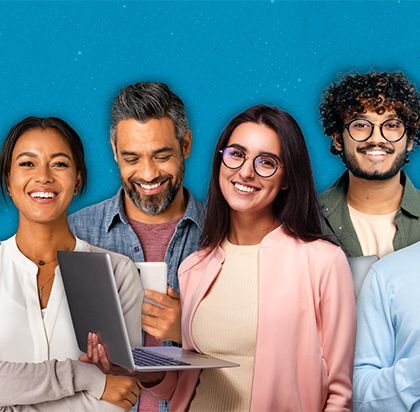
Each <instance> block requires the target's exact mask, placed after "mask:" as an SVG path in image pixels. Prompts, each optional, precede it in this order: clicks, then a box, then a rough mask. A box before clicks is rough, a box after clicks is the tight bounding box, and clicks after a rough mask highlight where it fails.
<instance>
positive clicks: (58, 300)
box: [0, 236, 143, 410]
mask: <svg viewBox="0 0 420 412" xmlns="http://www.w3.org/2000/svg"><path fill="white" fill-rule="evenodd" d="M75 250H76V251H85V252H93V251H95V252H97V251H104V250H103V249H100V248H96V247H94V246H91V245H90V244H88V243H87V242H85V241H83V240H80V239H76V247H75ZM108 253H109V254H110V256H111V262H112V266H113V269H114V274H115V280H116V284H117V287H118V293H119V296H120V300H121V306H122V309H123V313H124V318H125V321H126V324H127V329H128V333H129V338H130V342H131V344H132V345H133V346H134V345H139V344H140V343H141V342H140V341H141V324H140V313H141V305H142V298H143V291H142V288H141V283H140V279H139V276H138V272H137V269H136V267H135V265H134V264H133V263H132V262H131V260H130V259H128V258H127V257H125V256H122V255H118V254H116V253H112V252H108ZM37 272H38V268H37V265H36V264H35V263H33V262H32V261H31V260H29V259H28V258H26V257H25V256H24V255H23V254H22V253H21V252H20V250H19V248H18V247H17V244H16V239H15V236H13V237H11V238H10V239H8V240H6V241H4V242H2V244H1V245H0V388H2V390H0V407H1V406H7V404H9V405H10V404H11V405H19V404H21V402H22V404H26V403H28V399H32V398H31V396H30V393H31V391H33V392H34V399H33V402H31V403H33V404H39V402H44V401H50V400H53V399H54V400H55V399H60V393H57V390H58V392H60V390H61V389H57V388H56V389H55V390H54V391H53V390H52V389H51V391H53V392H54V393H49V391H48V390H47V391H44V392H43V393H35V392H37V390H36V389H35V388H34V386H36V384H37V383H36V381H35V382H33V383H35V385H34V386H33V387H29V388H28V387H25V386H27V385H25V382H30V379H29V380H28V378H30V376H28V374H29V375H31V374H33V378H34V379H35V378H39V376H38V374H39V372H40V370H41V368H43V373H52V374H53V373H54V368H47V369H45V365H44V367H43V366H42V364H39V363H40V362H44V361H50V360H51V361H52V360H58V361H66V359H73V360H77V359H78V358H79V356H80V355H81V352H80V350H79V348H78V345H77V340H76V336H75V333H74V329H73V324H72V321H71V316H70V311H69V307H68V304H67V299H66V296H65V292H64V286H63V281H62V278H61V273H60V269H59V267H58V266H57V268H56V269H55V277H54V283H53V286H52V290H51V295H50V298H49V301H48V305H47V308H46V309H45V312H44V316H43V314H42V311H41V307H40V304H39V299H38V289H37ZM92 293H94V291H93V292H92ZM13 362H15V363H16V364H13ZM22 362H28V363H32V365H28V368H27V369H26V371H25V368H23V365H22ZM33 363H36V364H38V365H39V367H36V365H34V364H33ZM58 363H60V362H58ZM62 363H63V365H67V364H68V365H69V367H68V368H67V369H68V371H67V369H66V368H64V369H63V370H64V372H62V373H63V375H62V376H63V379H66V382H69V381H70V382H71V381H73V382H76V384H79V386H78V387H75V388H73V391H74V392H77V391H80V392H83V391H85V390H86V391H89V390H91V391H92V392H93V393H94V392H96V397H99V398H100V396H101V395H102V392H101V391H103V389H104V384H105V378H104V376H100V375H98V372H99V373H100V374H101V375H103V374H102V372H100V371H99V369H97V368H96V366H93V365H79V364H80V363H81V362H79V361H72V362H70V363H69V361H66V362H62ZM44 364H45V362H44ZM63 365H61V366H63ZM87 367H89V368H87ZM2 370H4V371H6V370H7V372H8V373H7V374H8V379H7V381H5V379H6V376H4V374H2ZM46 371H49V372H46ZM75 373H83V374H86V373H88V374H90V379H88V378H89V377H88V376H84V377H80V376H79V377H77V376H71V375H72V374H75ZM66 375H67V376H66ZM98 377H99V378H100V379H99V381H100V382H98ZM58 378H60V376H58ZM51 379H52V381H54V379H57V377H56V376H51ZM95 379H96V382H90V381H94V380H95ZM19 382H21V384H19ZM80 382H83V385H84V384H86V385H90V387H86V388H83V387H80V385H82V384H81V383H80ZM58 383H59V382H58ZM83 385H82V386H83ZM98 385H99V387H98ZM65 386H66V385H63V387H64V389H65V391H64V392H63V393H62V395H63V396H62V397H63V398H64V397H68V396H69V390H70V392H71V391H72V390H71V389H69V388H65ZM6 387H7V391H9V393H6ZM51 387H52V385H51ZM10 391H11V393H10ZM28 391H29V394H28ZM51 391H50V392H51ZM99 392H100V393H99ZM9 398H10V399H9ZM23 399H24V400H23ZM68 400H69V399H67V400H66V403H65V404H66V405H68ZM10 402H11V403H10ZM59 402H60V401H58V404H57V408H56V409H57V410H59V409H60V407H59ZM96 402H97V403H98V402H100V403H102V404H103V403H104V402H103V401H96ZM49 403H51V402H49ZM55 403H57V402H55ZM76 405H77V406H76ZM38 406H39V405H38ZM72 406H73V407H74V408H77V409H78V410H85V408H84V407H83V406H82V405H81V404H78V403H77V402H76V404H74V405H72ZM108 406H110V404H108V405H107V407H106V408H104V405H102V407H99V403H98V410H101V409H107V410H108ZM89 408H92V405H91V404H90V406H89ZM51 410H55V409H51ZM74 410H76V409H74ZM113 410H120V409H119V408H117V409H113Z"/></svg>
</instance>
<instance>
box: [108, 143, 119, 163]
mask: <svg viewBox="0 0 420 412" xmlns="http://www.w3.org/2000/svg"><path fill="white" fill-rule="evenodd" d="M109 141H110V143H111V146H112V152H113V153H114V160H115V161H116V162H117V163H118V149H117V141H116V139H113V138H112V137H111V138H110V139H109Z"/></svg>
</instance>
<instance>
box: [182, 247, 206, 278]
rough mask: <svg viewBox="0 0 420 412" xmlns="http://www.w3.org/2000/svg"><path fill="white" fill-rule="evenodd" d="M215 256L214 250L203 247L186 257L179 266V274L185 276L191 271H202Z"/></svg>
mask: <svg viewBox="0 0 420 412" xmlns="http://www.w3.org/2000/svg"><path fill="white" fill-rule="evenodd" d="M213 257H214V250H213V251H212V250H209V249H201V250H198V251H197V252H194V253H193V254H191V255H189V256H188V257H187V258H186V259H184V260H183V261H182V263H181V265H180V266H179V269H178V276H185V275H186V274H188V273H190V272H191V271H195V270H198V271H201V270H202V269H203V268H205V267H207V266H208V264H209V262H210V261H211V259H212V258H213Z"/></svg>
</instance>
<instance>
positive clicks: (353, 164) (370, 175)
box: [341, 145, 408, 180]
mask: <svg viewBox="0 0 420 412" xmlns="http://www.w3.org/2000/svg"><path fill="white" fill-rule="evenodd" d="M375 146H378V147H381V145H372V148H373V147H375ZM381 148H382V149H383V147H381ZM407 156H408V152H407V148H406V150H404V151H403V152H402V153H401V154H400V155H398V156H397V157H396V159H395V160H394V163H393V164H392V165H391V168H390V169H389V170H388V171H386V172H378V171H377V170H375V171H373V172H369V171H365V170H362V169H361V168H360V167H359V165H358V164H357V160H356V158H355V157H354V156H353V155H349V154H346V150H345V147H343V151H342V153H341V158H342V160H343V162H344V164H345V165H346V167H347V169H348V170H349V171H350V172H351V173H352V174H353V176H356V177H359V178H361V179H365V180H388V179H390V178H391V177H394V176H395V175H397V174H398V173H399V171H400V170H401V168H402V167H403V166H404V164H405V163H406V162H407Z"/></svg>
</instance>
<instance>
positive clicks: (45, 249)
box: [16, 217, 76, 263]
mask: <svg viewBox="0 0 420 412" xmlns="http://www.w3.org/2000/svg"><path fill="white" fill-rule="evenodd" d="M16 243H17V245H18V247H19V250H20V251H21V252H22V253H23V254H24V255H25V256H26V257H27V258H28V259H30V260H32V261H34V262H35V263H37V261H39V260H40V259H42V260H44V261H46V262H47V261H51V260H54V259H56V256H57V250H72V249H74V247H75V245H76V239H75V237H74V235H73V234H72V233H71V231H70V229H69V227H68V224H67V220H66V218H65V217H64V220H61V221H59V222H57V221H56V222H54V223H51V222H49V223H34V222H28V221H27V220H26V219H24V218H20V220H19V227H18V230H17V233H16Z"/></svg>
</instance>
